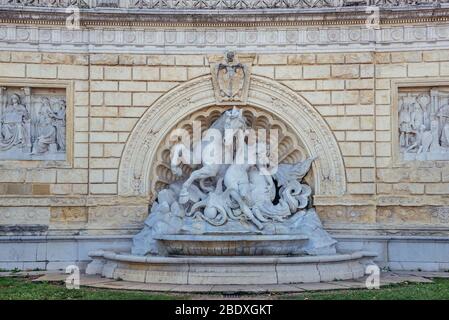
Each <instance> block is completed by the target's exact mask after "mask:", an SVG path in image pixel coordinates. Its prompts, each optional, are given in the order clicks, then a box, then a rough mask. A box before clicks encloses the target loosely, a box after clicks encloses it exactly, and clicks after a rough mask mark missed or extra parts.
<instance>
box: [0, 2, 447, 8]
mask: <svg viewBox="0 0 449 320" xmlns="http://www.w3.org/2000/svg"><path fill="white" fill-rule="evenodd" d="M447 2H448V1H447V0H438V1H434V0H315V1H307V0H282V1H279V0H264V1H261V0H236V1H227V0H127V1H126V0H125V1H120V0H70V1H62V0H57V1H54V0H2V1H1V2H0V4H2V5H5V6H28V7H43V6H46V7H56V8H66V7H70V6H78V7H80V8H133V9H171V10H186V9H194V10H251V9H252V10H254V9H259V10H260V9H314V8H339V7H358V6H378V7H384V8H391V7H407V6H412V5H413V6H416V5H423V6H426V5H427V6H436V5H439V4H443V3H447Z"/></svg>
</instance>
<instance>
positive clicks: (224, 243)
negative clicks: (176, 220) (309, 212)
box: [155, 234, 308, 256]
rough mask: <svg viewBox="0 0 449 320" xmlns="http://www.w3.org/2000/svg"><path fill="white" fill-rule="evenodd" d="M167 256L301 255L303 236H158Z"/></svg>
mask: <svg viewBox="0 0 449 320" xmlns="http://www.w3.org/2000/svg"><path fill="white" fill-rule="evenodd" d="M155 239H157V240H158V241H159V242H160V244H161V246H162V247H163V248H164V249H165V251H166V253H167V254H168V255H174V256H273V255H275V256H276V255H299V254H303V249H302V248H303V247H304V245H305V244H306V243H307V240H308V237H307V236H304V235H258V234H228V235H223V234H220V235H217V234H207V235H180V234H173V235H159V236H156V237H155Z"/></svg>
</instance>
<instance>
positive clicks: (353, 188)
mask: <svg viewBox="0 0 449 320" xmlns="http://www.w3.org/2000/svg"><path fill="white" fill-rule="evenodd" d="M348 192H349V193H350V194H374V193H375V192H376V185H375V184H374V183H354V184H352V183H350V184H348Z"/></svg>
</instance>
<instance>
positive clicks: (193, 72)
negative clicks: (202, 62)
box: [187, 67, 210, 80]
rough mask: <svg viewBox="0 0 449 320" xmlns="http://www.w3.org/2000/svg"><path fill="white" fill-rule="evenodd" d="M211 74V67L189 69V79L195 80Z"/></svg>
mask: <svg viewBox="0 0 449 320" xmlns="http://www.w3.org/2000/svg"><path fill="white" fill-rule="evenodd" d="M207 74H210V68H209V67H188V68H187V78H188V79H189V80H190V79H193V78H196V77H199V76H203V75H207Z"/></svg>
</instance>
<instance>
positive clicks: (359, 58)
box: [345, 52, 374, 63]
mask: <svg viewBox="0 0 449 320" xmlns="http://www.w3.org/2000/svg"><path fill="white" fill-rule="evenodd" d="M345 62H346V63H373V62H374V53H373V52H352V53H346V54H345Z"/></svg>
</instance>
